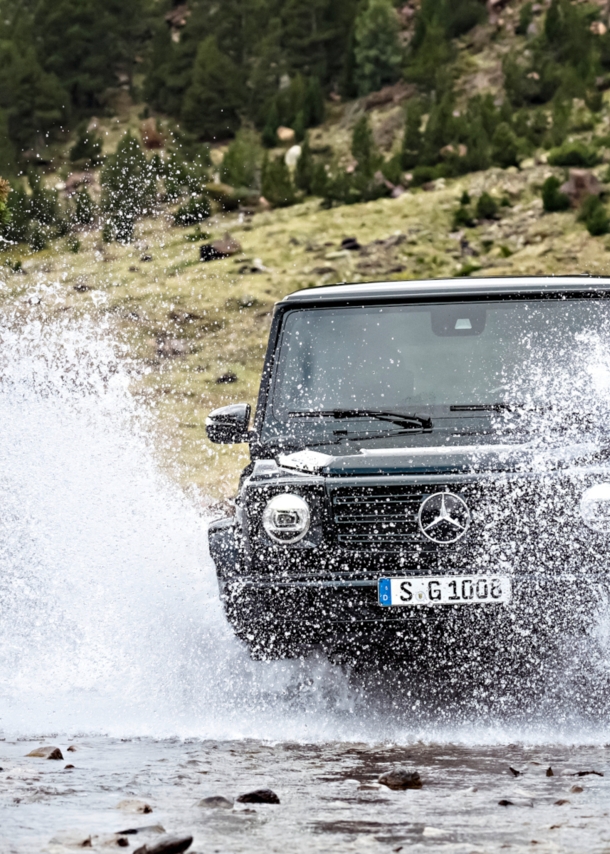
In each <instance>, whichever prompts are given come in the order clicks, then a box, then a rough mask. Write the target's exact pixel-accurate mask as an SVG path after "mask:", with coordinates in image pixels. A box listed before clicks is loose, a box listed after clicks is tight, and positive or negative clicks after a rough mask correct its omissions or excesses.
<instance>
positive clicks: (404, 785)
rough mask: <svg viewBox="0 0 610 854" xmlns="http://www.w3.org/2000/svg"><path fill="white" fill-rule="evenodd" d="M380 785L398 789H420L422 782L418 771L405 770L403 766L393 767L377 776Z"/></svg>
mask: <svg viewBox="0 0 610 854" xmlns="http://www.w3.org/2000/svg"><path fill="white" fill-rule="evenodd" d="M378 782H380V783H381V785H382V786H387V787H388V789H393V790H394V791H398V790H400V789H421V787H422V786H423V783H422V781H421V777H420V776H419V772H418V771H407V770H406V769H405V768H395V769H393V770H392V771H386V772H385V773H384V774H382V775H381V776H380V777H379V781H378Z"/></svg>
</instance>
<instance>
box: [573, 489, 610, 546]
mask: <svg viewBox="0 0 610 854" xmlns="http://www.w3.org/2000/svg"><path fill="white" fill-rule="evenodd" d="M580 515H581V516H582V520H583V522H584V523H585V525H586V526H587V527H588V528H592V529H593V530H594V531H599V533H600V534H610V483H596V484H595V486H591V487H590V488H589V489H587V490H586V491H585V492H584V493H583V496H582V498H581V499H580Z"/></svg>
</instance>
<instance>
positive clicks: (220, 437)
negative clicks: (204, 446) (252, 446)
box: [205, 403, 251, 445]
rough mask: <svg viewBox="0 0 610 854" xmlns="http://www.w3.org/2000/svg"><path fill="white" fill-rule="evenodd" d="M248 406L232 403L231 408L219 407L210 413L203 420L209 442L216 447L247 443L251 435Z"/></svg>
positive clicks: (247, 404) (246, 404)
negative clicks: (214, 443) (213, 443)
mask: <svg viewBox="0 0 610 854" xmlns="http://www.w3.org/2000/svg"><path fill="white" fill-rule="evenodd" d="M249 424H250V404H249V403H233V404H231V406H221V407H220V409H215V410H214V411H213V412H210V414H209V415H208V417H207V418H206V420H205V431H206V433H207V434H208V439H209V440H210V442H216V444H218V445H234V444H237V443H238V442H248V441H249V440H250V438H251V434H250V433H249V432H248V425H249Z"/></svg>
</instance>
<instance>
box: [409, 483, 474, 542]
mask: <svg viewBox="0 0 610 854" xmlns="http://www.w3.org/2000/svg"><path fill="white" fill-rule="evenodd" d="M417 521H418V523H419V529H420V531H421V532H422V534H423V535H424V537H427V538H428V539H429V540H432V542H433V543H442V544H443V545H446V544H448V543H457V541H458V540H460V539H461V538H462V537H463V536H464V534H465V533H466V531H467V530H468V528H469V527H470V510H469V509H468V505H467V504H466V502H465V501H464V500H463V499H462V498H460V496H459V495H454V494H453V493H452V492H435V494H434V495H429V496H428V498H426V499H425V500H424V501H422V503H421V506H420V508H419V513H418V514H417Z"/></svg>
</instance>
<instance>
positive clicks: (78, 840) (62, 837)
mask: <svg viewBox="0 0 610 854" xmlns="http://www.w3.org/2000/svg"><path fill="white" fill-rule="evenodd" d="M49 845H61V847H62V848H92V847H93V846H92V839H91V834H90V833H89V834H84V833H83V832H82V831H80V830H75V831H70V830H68V831H66V833H58V834H57V835H56V836H54V837H53V839H50V840H49Z"/></svg>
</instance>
